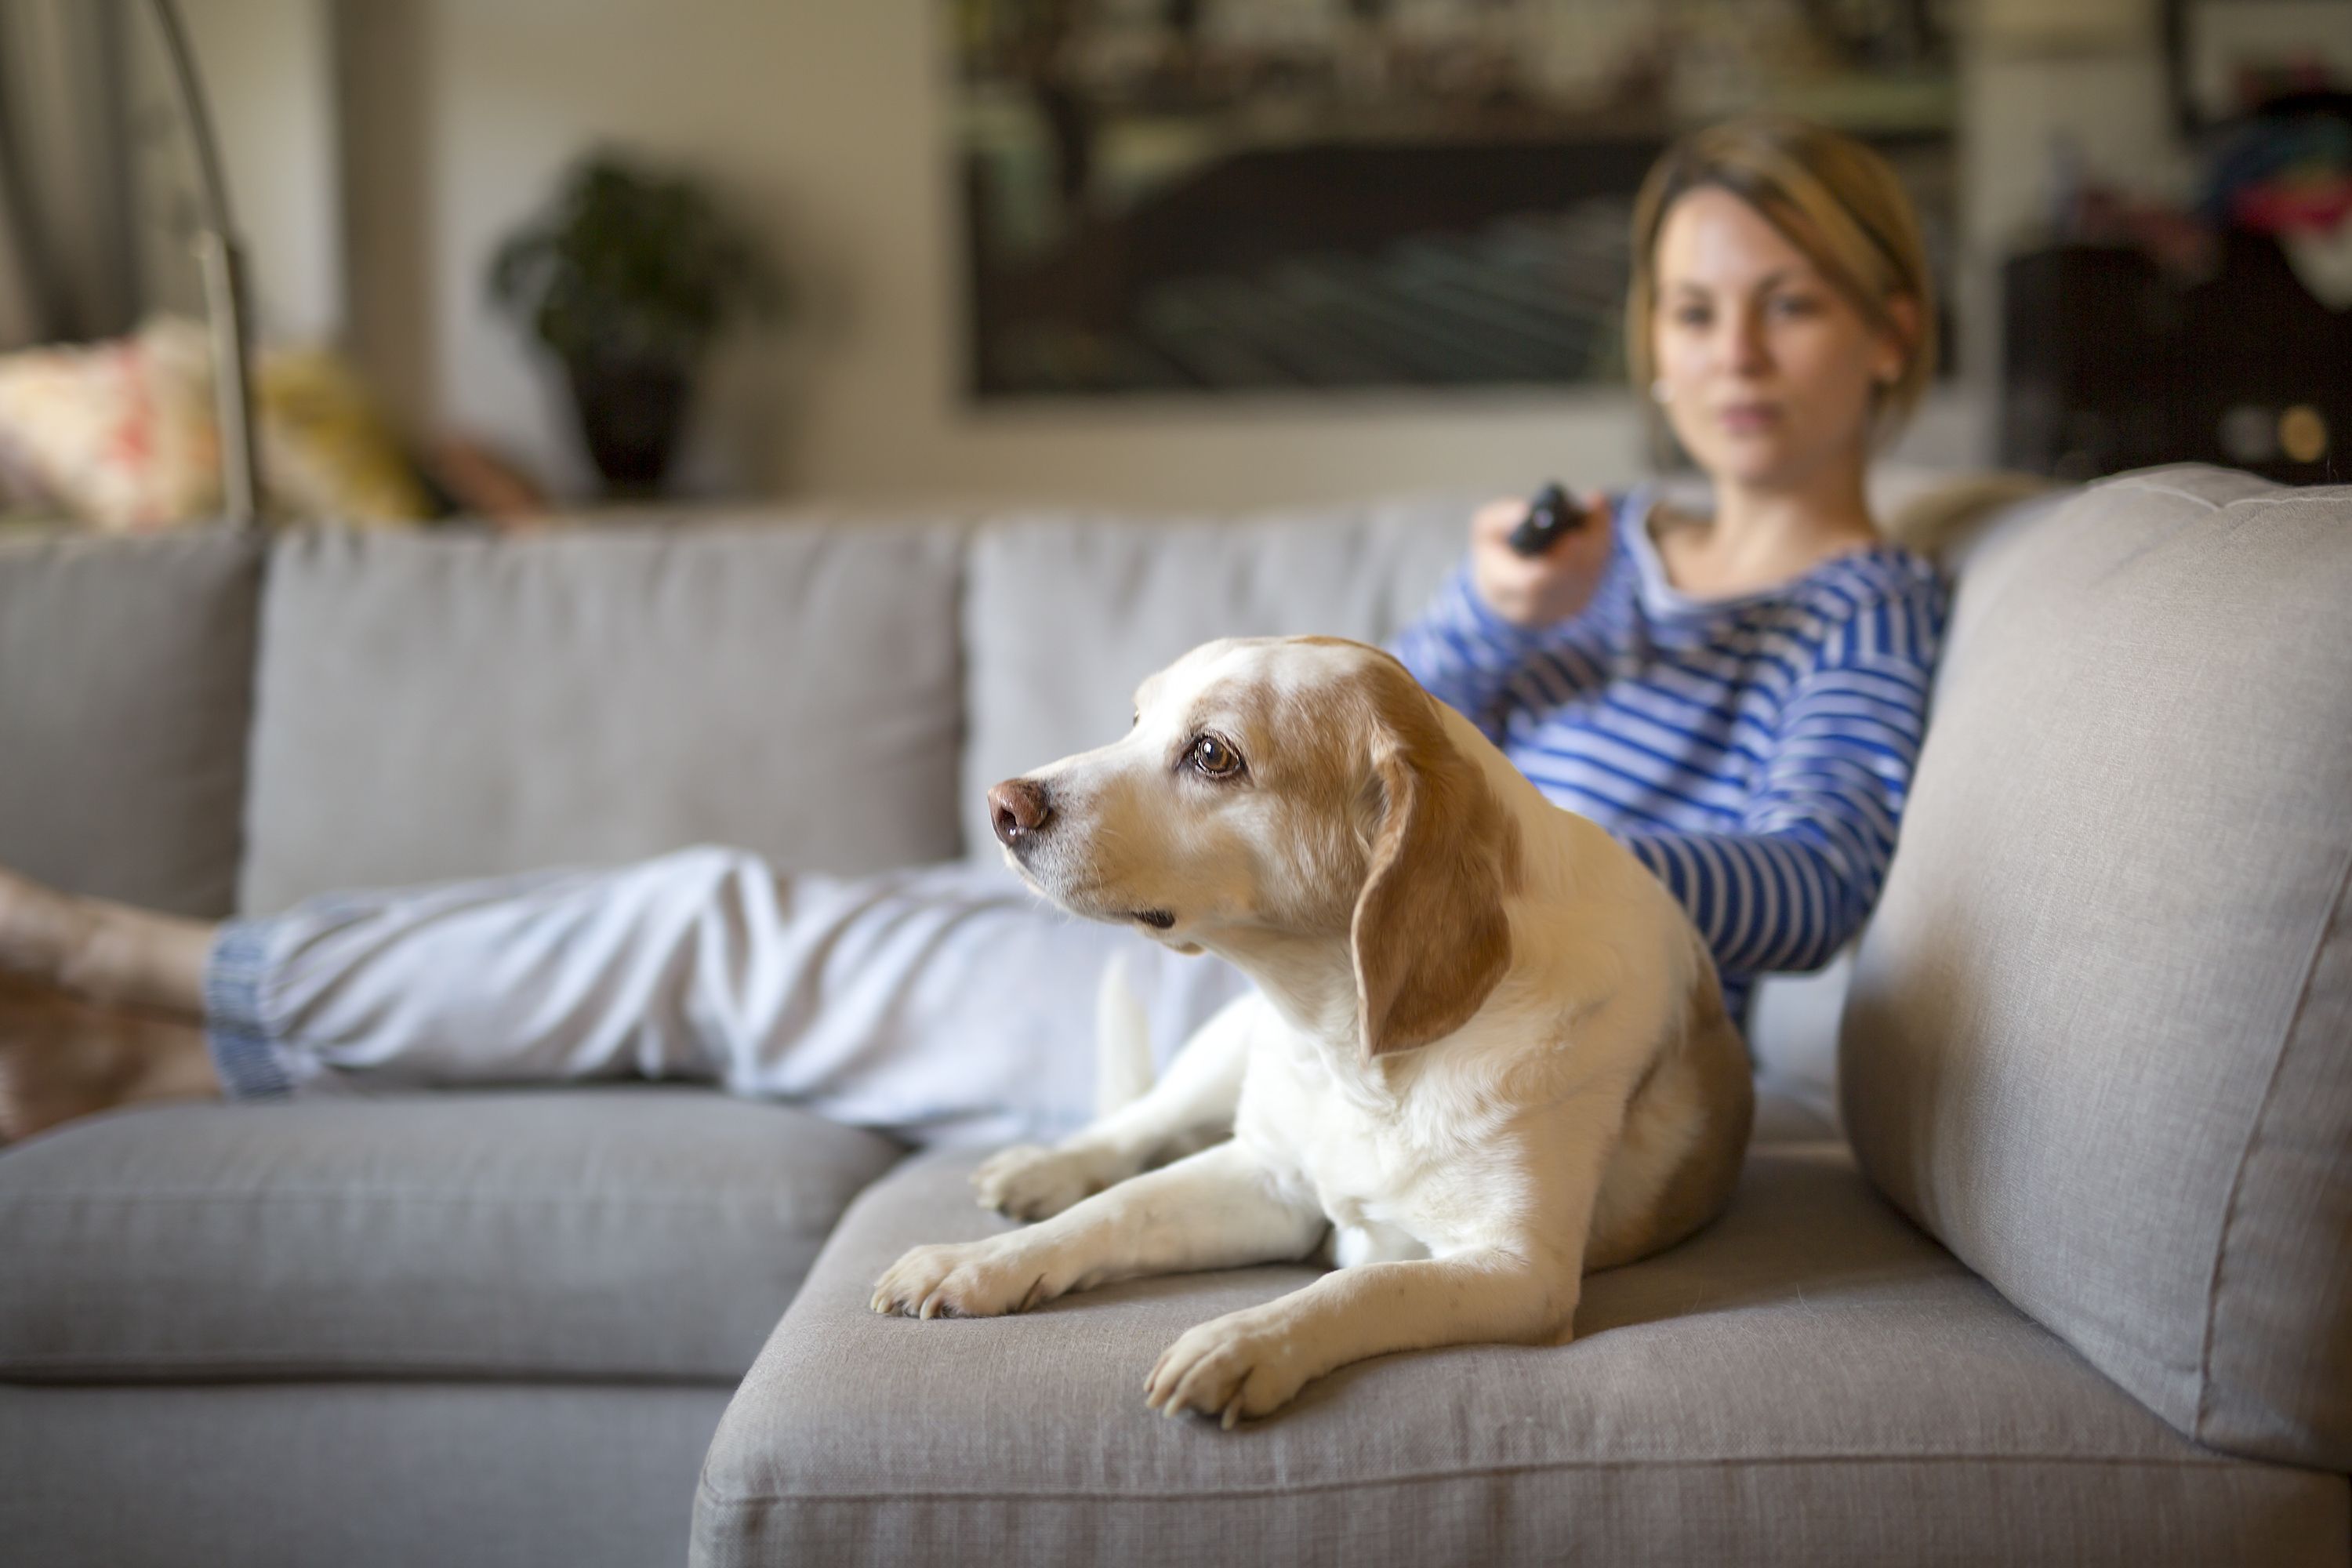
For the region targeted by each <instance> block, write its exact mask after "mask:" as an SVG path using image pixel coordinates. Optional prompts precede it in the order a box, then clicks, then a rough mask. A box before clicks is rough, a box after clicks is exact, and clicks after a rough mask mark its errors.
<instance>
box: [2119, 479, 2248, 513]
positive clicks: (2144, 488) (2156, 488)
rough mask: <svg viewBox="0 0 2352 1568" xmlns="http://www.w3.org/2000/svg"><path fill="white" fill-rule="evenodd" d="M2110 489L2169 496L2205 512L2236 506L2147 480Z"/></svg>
mask: <svg viewBox="0 0 2352 1568" xmlns="http://www.w3.org/2000/svg"><path fill="white" fill-rule="evenodd" d="M2111 488H2113V489H2119V490H2122V489H2131V490H2138V491H2140V492H2141V493H2142V494H2145V495H2159V496H2170V497H2172V498H2173V499H2174V500H2185V501H2194V502H2196V503H2197V504H2198V505H2199V506H2201V507H2203V508H2204V509H2205V510H2207V511H2220V510H2221V509H2222V508H2223V507H2226V506H2234V505H2236V504H2237V503H2236V502H2234V501H2217V500H2208V499H2207V498H2206V497H2204V496H2200V495H2199V494H2197V493H2196V492H2195V491H2194V490H2182V489H2173V488H2172V487H2171V486H2170V485H2159V484H2155V483H2152V482H2150V481H2149V480H2147V479H2134V480H2133V481H2132V482H2131V483H2130V484H2128V485H2116V486H2113V487H2111ZM2246 499H2247V500H2255V499H2257V498H2255V497H2252V496H2248V497H2247V498H2246Z"/></svg>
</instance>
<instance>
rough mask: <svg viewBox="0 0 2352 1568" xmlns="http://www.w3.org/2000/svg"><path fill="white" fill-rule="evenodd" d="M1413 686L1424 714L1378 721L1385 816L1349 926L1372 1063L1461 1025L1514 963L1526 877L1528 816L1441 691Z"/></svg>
mask: <svg viewBox="0 0 2352 1568" xmlns="http://www.w3.org/2000/svg"><path fill="white" fill-rule="evenodd" d="M1410 696H1411V697H1412V699H1414V700H1417V701H1418V702H1419V703H1420V704H1421V705H1422V709H1423V711H1422V712H1420V713H1419V714H1417V715H1415V714H1411V713H1407V714H1405V715H1404V721H1403V722H1402V723H1395V722H1391V721H1390V719H1389V718H1388V717H1385V716H1384V718H1383V719H1382V721H1381V722H1380V723H1379V724H1378V725H1377V727H1376V731H1375V738H1374V741H1373V754H1372V758H1371V763H1372V773H1373V777H1374V779H1375V781H1376V782H1377V784H1378V788H1379V792H1380V795H1381V803H1380V807H1379V809H1380V819H1379V826H1378V827H1377V828H1376V829H1375V830H1374V833H1373V836H1372V849H1371V856H1370V867H1369V869H1368V870H1367V872H1366V875H1365V878H1364V886H1363V890H1362V891H1361V893H1360V894H1359V895H1358V897H1357V900H1356V910H1355V916H1354V919H1353V921H1352V922H1351V924H1350V927H1349V936H1350V942H1351V945H1352V947H1353V949H1354V954H1355V967H1356V1001H1357V1016H1358V1018H1359V1019H1360V1027H1361V1031H1362V1036H1361V1041H1362V1049H1363V1059H1364V1060H1365V1061H1367V1062H1369V1061H1370V1060H1372V1059H1373V1058H1377V1057H1380V1056H1381V1055H1383V1054H1384V1053H1386V1052H1389V1051H1402V1050H1410V1049H1412V1047H1416V1046H1425V1045H1428V1044H1429V1043H1430V1042H1431V1041H1433V1040H1439V1039H1443V1038H1444V1037H1446V1036H1447V1035H1450V1034H1452V1033H1453V1032H1454V1030H1456V1029H1458V1028H1460V1027H1461V1026H1463V1025H1464V1024H1465V1023H1467V1022H1469V1020H1470V1017H1471V1016H1472V1015H1473V1014H1475V1013H1476V1012H1477V1011H1478V1008H1479V1007H1480V1005H1482V1004H1484V1003H1485V1002H1486V994H1487V993H1489V992H1491V991H1492V990H1494V988H1495V986H1496V983H1497V982H1498V981H1500V980H1501V979H1502V978H1503V975H1504V973H1506V972H1507V971H1508V970H1509V968H1510V966H1511V928H1510V921H1509V920H1508V918H1507V916H1506V915H1505V913H1504V910H1503V894H1504V889H1505V888H1506V886H1507V885H1509V884H1516V882H1517V868H1518V853H1519V848H1518V844H1517V827H1518V824H1517V823H1516V822H1514V821H1512V820H1511V819H1509V818H1508V817H1507V816H1505V815H1504V811H1503V807H1502V803H1501V802H1499V801H1497V800H1496V798H1495V794H1494V792H1493V791H1492V790H1490V789H1489V788H1487V787H1486V779H1485V777H1484V776H1482V775H1481V774H1480V773H1479V771H1478V768H1477V765H1476V764H1475V763H1473V762H1472V761H1471V760H1470V759H1469V758H1467V757H1465V756H1464V755H1462V753H1461V752H1459V751H1458V750H1456V749H1455V747H1454V743H1453V742H1452V741H1451V740H1449V739H1448V738H1447V737H1446V734H1445V731H1444V726H1443V724H1442V723H1441V722H1440V721H1439V720H1438V718H1437V715H1436V714H1435V712H1434V711H1433V706H1434V700H1433V699H1432V698H1430V697H1428V696H1427V695H1426V694H1424V693H1423V692H1422V691H1421V690H1420V689H1419V688H1418V687H1415V688H1413V689H1412V691H1411V692H1410ZM1383 706H1384V707H1388V706H1391V705H1389V704H1384V705H1383ZM1400 706H1401V705H1400Z"/></svg>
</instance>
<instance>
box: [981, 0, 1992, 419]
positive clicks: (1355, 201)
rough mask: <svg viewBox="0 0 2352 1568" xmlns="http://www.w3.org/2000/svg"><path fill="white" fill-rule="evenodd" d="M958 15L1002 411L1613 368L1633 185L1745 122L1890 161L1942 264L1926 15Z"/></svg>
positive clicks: (1936, 71) (1942, 201) (1942, 71)
mask: <svg viewBox="0 0 2352 1568" xmlns="http://www.w3.org/2000/svg"><path fill="white" fill-rule="evenodd" d="M940 4H941V6H942V13H943V15H944V16H945V17H946V19H947V26H948V28H949V30H950V57H951V58H952V60H953V66H954V69H953V80H952V89H951V90H952V92H953V95H954V102H953V106H952V107H953V113H952V114H951V116H950V124H951V126H952V127H953V131H952V135H953V138H954V147H953V156H954V159H955V167H956V170H957V173H958V176H959V182H958V183H959V185H960V188H961V198H962V199H961V220H962V233H961V242H962V245H963V247H964V254H963V258H962V261H963V265H962V276H963V278H964V282H965V289H964V295H965V319H966V325H967V331H966V343H967V350H968V353H967V371H968V374H967V378H966V384H967V386H968V389H969V391H970V393H971V395H972V396H973V397H974V398H976V399H977V400H979V401H981V402H982V403H1002V402H1006V401H1018V400H1023V399H1034V398H1039V397H1082V398H1083V397H1115V396H1123V395H1134V394H1140V393H1160V394H1177V395H1218V394H1234V393H1253V394H1261V395H1264V394H1287V393H1296V394H1314V393H1318V392H1334V391H1345V390H1349V389H1357V388H1444V387H1493V386H1508V385H1556V384H1576V383H1585V382H1615V381H1621V380H1622V347H1621V338H1622V322H1621V321H1620V320H1619V314H1620V310H1621V306H1620V300H1622V295H1623V292H1624V286H1625V280H1626V267H1627V242H1626V230H1627V227H1628V225H1629V221H1630V218H1631V215H1632V207H1633V195H1634V192H1635V190H1636V188H1637V186H1638V184H1639V183H1640V180H1641V177H1642V175H1643V173H1644V171H1646V170H1647V168H1648V167H1649V165H1650V163H1651V162H1652V161H1653V160H1654V158H1655V157H1656V156H1657V154H1658V153H1659V152H1660V151H1661V150H1662V149H1663V148H1664V146H1665V144H1666V143H1667V142H1668V141H1670V140H1671V139H1672V138H1673V137H1674V136H1675V135H1676V134H1678V133H1679V132H1682V131H1684V130H1685V129H1688V128H1690V127H1693V126H1696V125H1698V124H1701V123H1704V122H1706V121H1709V120H1713V119H1717V118H1720V117H1722V116H1725V115H1727V114H1732V113H1736V112H1739V111H1742V110H1757V109H1779V110H1790V111H1794V112H1798V113H1801V114H1805V115H1807V116H1809V117H1811V118H1813V119H1817V120H1820V121H1824V122H1826V123H1828V124H1831V125H1833V126H1836V127H1838V128H1839V129H1842V130H1845V131H1847V132H1852V133H1853V134H1856V135H1859V136H1861V137H1863V138H1864V139H1865V140H1867V141H1869V142H1872V143H1873V144H1874V145H1875V146H1877V147H1878V148H1879V149H1880V150H1881V151H1883V152H1885V153H1886V154H1887V155H1888V156H1889V157H1890V158H1891V159H1892V160H1893V161H1894V163H1895V165H1896V167H1897V169H1898V171H1899V172H1900V173H1901V174H1902V175H1903V177H1904V178H1905V180H1906V184H1908V185H1909V186H1910V188H1911V192H1912V195H1913V196H1914V197H1915V199H1916V201H1917V203H1918V205H1919V207H1920V210H1921V213H1922V216H1923V218H1924V220H1925V222H1926V224H1927V229H1928V241H1929V246H1930V248H1931V250H1932V251H1933V252H1934V253H1935V254H1936V257H1937V262H1938V266H1939V269H1940V270H1942V271H1943V272H1944V273H1945V274H1946V275H1947V276H1948V274H1949V268H1948V266H1945V265H1944V263H1945V262H1946V260H1947V259H1948V257H1949V255H1950V251H1951V236H1952V232H1953V214H1954V205H1955V204H1954V183H1955V181H1954V170H1953V155H1952V147H1953V132H1954V118H1955V113H1956V107H1957V103H1958V91H1957V82H1956V75H1955V68H1954V47H1953V46H1954V40H1953V38H1952V37H1951V34H1950V31H1949V29H1948V22H1947V16H1948V12H1949V10H1950V7H1948V6H1946V5H1938V4H1935V3H1933V0H1841V3H1839V4H1835V5H1811V4H1808V5H1786V6H1782V5H1770V6H1766V5H1723V4H1720V3H1718V0H1223V3H1220V0H940ZM1947 341H1950V339H1949V337H1948V338H1947Z"/></svg>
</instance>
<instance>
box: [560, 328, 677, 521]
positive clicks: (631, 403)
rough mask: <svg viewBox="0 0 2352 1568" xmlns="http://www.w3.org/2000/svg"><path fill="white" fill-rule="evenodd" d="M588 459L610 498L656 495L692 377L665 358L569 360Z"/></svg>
mask: <svg viewBox="0 0 2352 1568" xmlns="http://www.w3.org/2000/svg"><path fill="white" fill-rule="evenodd" d="M564 369H565V371H566V372H567V373H568V374H569V376H570V378H571V382H572V405H573V407H574V408H576V409H577V410H578V412H579V416H580V437H581V439H582V440H583V442H585V443H586V445H587V447H588V457H589V460H590V461H592V462H593V463H594V464H595V465H596V471H597V472H598V473H600V474H602V475H603V476H604V490H605V493H606V494H607V495H613V496H649V495H655V494H657V493H659V491H660V489H661V484H662V478H663V476H664V475H666V474H667V473H668V472H669V464H670V458H672V457H673V456H675V455H676V453H677V439H678V436H679V434H680V433H681V432H682V431H683V430H684V429H685V427H686V413H687V409H688V405H691V404H692V403H693V401H694V377H693V375H692V374H691V373H690V372H689V371H688V368H687V367H686V366H685V365H683V364H681V363H678V362H677V361H675V360H667V359H592V358H584V357H583V358H581V359H575V360H571V361H568V362H567V363H565V366H564Z"/></svg>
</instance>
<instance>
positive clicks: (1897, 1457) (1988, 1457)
mask: <svg viewBox="0 0 2352 1568" xmlns="http://www.w3.org/2000/svg"><path fill="white" fill-rule="evenodd" d="M1789 1465H2104V1466H2109V1467H2114V1466H2130V1467H2134V1468H2144V1469H2165V1470H2219V1471H2225V1472H2226V1471H2246V1470H2253V1471H2269V1472H2271V1473H2273V1474H2277V1475H2286V1476H2295V1477H2308V1476H2315V1475H2324V1472H2318V1471H2308V1470H2299V1469H2296V1468H2294V1467H2292V1466H2288V1465H2273V1464H2269V1463H2266V1462H2264V1461H2263V1460H2260V1459H2242V1458H2232V1457H2230V1456H2216V1457H2215V1458H2210V1459H2209V1458H2179V1459H2168V1458H2156V1457H2149V1458H2133V1457H2131V1456H2129V1455H2122V1454H2016V1453H1990V1454H1974V1453H1950V1454H1941V1453H1926V1454H1848V1453H1838V1452H1833V1451H1832V1452H1823V1453H1819V1454H1761V1455H1755V1456H1752V1457H1746V1458H1717V1459H1664V1458H1622V1459H1545V1460H1538V1461H1534V1462H1530V1463H1527V1464H1518V1465H1471V1466H1465V1468H1461V1469H1458V1470H1419V1471H1411V1472H1407V1473H1405V1474H1402V1475H1387V1476H1367V1477H1361V1478H1359V1479H1352V1480H1344V1481H1308V1482H1302V1483H1300V1484H1298V1485H1296V1486H1286V1487H1240V1486H1234V1487H1190V1488H1186V1489H1181V1490H1177V1489H1169V1490H1166V1491H1089V1490H1083V1489H1070V1490H1067V1491H1036V1490H1026V1491H1013V1490H1010V1489H1005V1488H1003V1487H974V1488H971V1489H969V1490H914V1489H905V1488H897V1487H894V1488H891V1489H887V1490H884V1491H866V1492H830V1491H828V1492H781V1493H779V1492H751V1493H745V1494H743V1495H742V1496H740V1497H730V1496H729V1495H727V1494H725V1493H722V1492H719V1491H717V1490H715V1489H713V1488H712V1487H711V1485H710V1482H709V1479H707V1478H706V1479H704V1480H703V1482H702V1483H701V1484H700V1485H699V1486H698V1487H697V1488H696V1489H695V1490H696V1495H697V1497H698V1498H699V1499H700V1500H706V1501H709V1502H710V1503H712V1504H714V1505H716V1506H718V1507H720V1508H744V1507H753V1508H781V1507H790V1506H793V1505H794V1504H797V1503H812V1502H814V1503H833V1502H908V1501H915V1500H921V1501H927V1502H1003V1501H1020V1502H1192V1501H1211V1500H1218V1499H1225V1498H1259V1497H1267V1498H1281V1497H1297V1496H1299V1495H1301V1494H1304V1493H1309V1492H1349V1491H1367V1490H1371V1489H1377V1488H1381V1487H1396V1486H1417V1485H1424V1484H1426V1483H1429V1482H1432V1481H1463V1480H1485V1479H1490V1478H1492V1477H1495V1476H1540V1475H1545V1474H1549V1473H1550V1472H1553V1471H1559V1470H1665V1469H1674V1470H1716V1469H1746V1468H1779V1467H1782V1466H1789Z"/></svg>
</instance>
